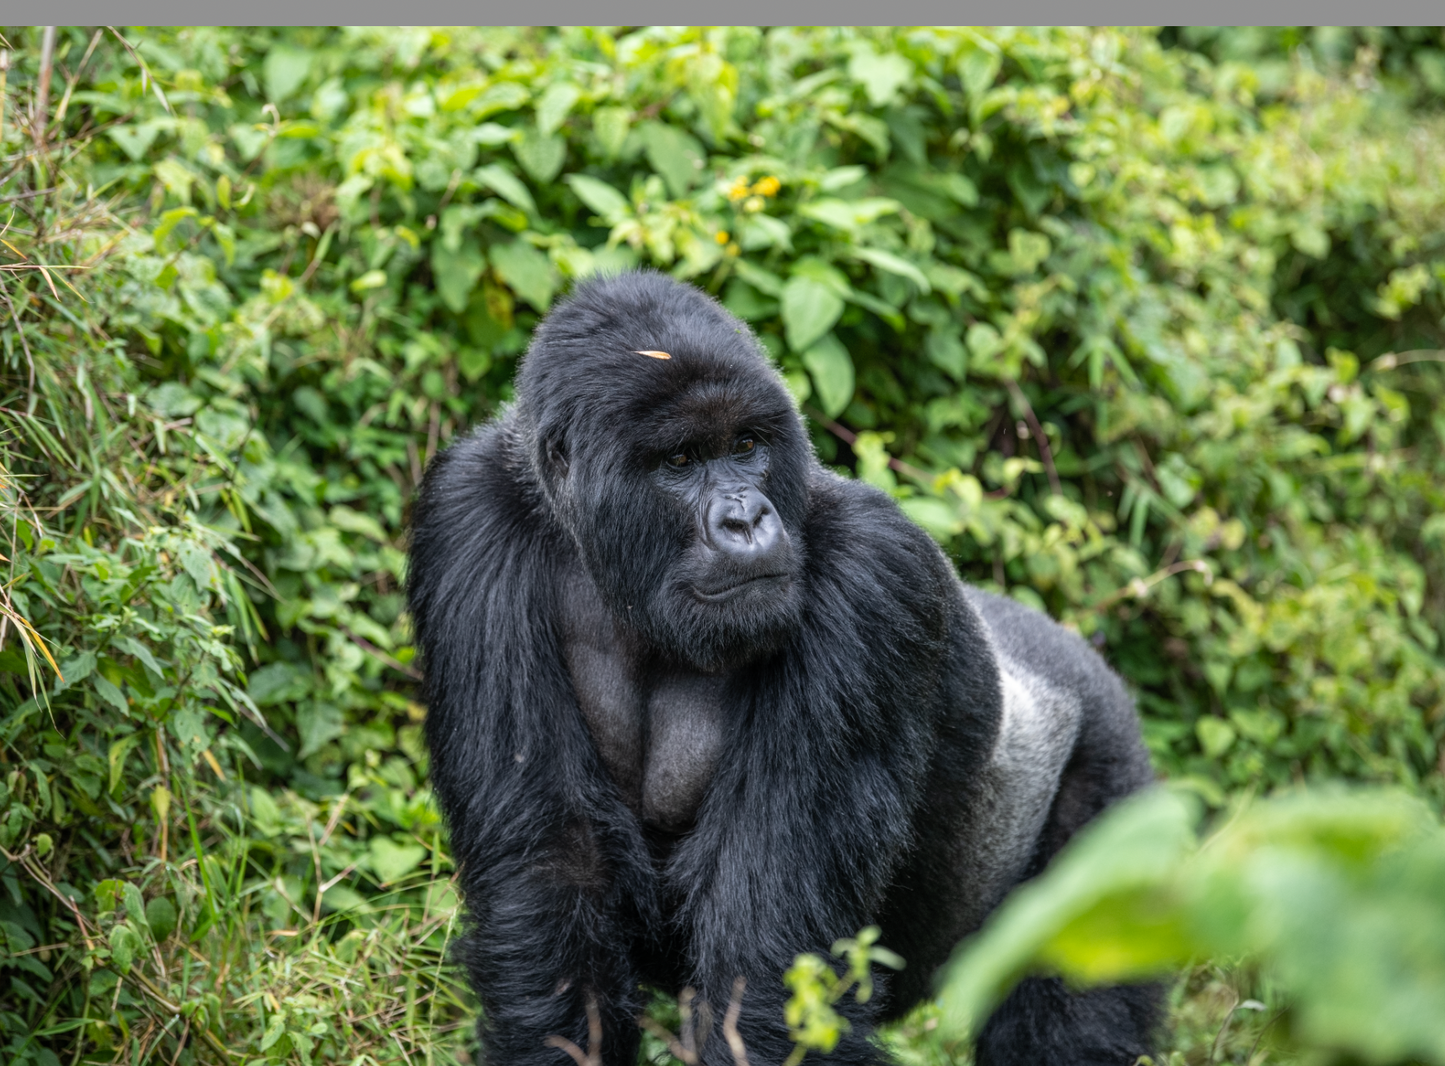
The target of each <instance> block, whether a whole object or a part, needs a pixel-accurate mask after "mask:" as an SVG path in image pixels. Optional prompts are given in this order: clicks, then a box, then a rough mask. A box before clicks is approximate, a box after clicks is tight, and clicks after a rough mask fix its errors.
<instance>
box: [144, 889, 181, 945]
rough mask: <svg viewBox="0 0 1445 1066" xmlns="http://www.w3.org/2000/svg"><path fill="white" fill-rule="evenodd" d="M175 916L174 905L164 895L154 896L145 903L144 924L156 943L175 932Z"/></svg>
mask: <svg viewBox="0 0 1445 1066" xmlns="http://www.w3.org/2000/svg"><path fill="white" fill-rule="evenodd" d="M176 917H177V916H176V905H175V904H174V903H172V902H171V901H170V900H169V899H167V898H166V897H165V896H156V897H155V898H154V899H151V900H149V901H147V903H146V905H145V920H146V924H147V925H148V926H150V930H151V936H153V937H154V938H155V940H156V943H158V944H159V943H162V942H164V941H165V939H166V938H167V937H169V936H170V935H171V934H172V933H173V932H175V929H176Z"/></svg>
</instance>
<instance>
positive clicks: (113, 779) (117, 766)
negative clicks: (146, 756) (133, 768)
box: [106, 733, 143, 796]
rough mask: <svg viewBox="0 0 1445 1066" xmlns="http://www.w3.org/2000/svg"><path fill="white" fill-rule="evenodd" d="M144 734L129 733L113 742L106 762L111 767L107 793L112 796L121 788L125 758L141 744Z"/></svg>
mask: <svg viewBox="0 0 1445 1066" xmlns="http://www.w3.org/2000/svg"><path fill="white" fill-rule="evenodd" d="M142 738H143V734H141V733H127V734H126V735H125V736H123V737H121V738H120V739H119V740H115V741H112V742H111V745H110V751H109V753H108V754H107V756H106V761H107V763H109V766H110V783H109V784H108V785H107V786H106V792H108V793H110V794H111V795H112V796H113V795H115V794H116V789H118V788H120V782H121V778H122V776H123V775H124V774H125V757H126V756H127V755H129V754H130V751H131V749H132V748H134V747H135V746H136V745H137V744H139V743H140V742H141V740H142Z"/></svg>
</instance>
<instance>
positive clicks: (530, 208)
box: [472, 163, 537, 215]
mask: <svg viewBox="0 0 1445 1066" xmlns="http://www.w3.org/2000/svg"><path fill="white" fill-rule="evenodd" d="M472 176H473V177H474V178H476V180H477V181H479V182H481V183H482V184H483V185H485V186H486V187H487V188H489V189H491V190H492V191H493V192H495V193H496V194H497V195H498V196H500V197H501V198H502V199H504V200H506V201H507V203H509V204H511V205H512V206H513V207H515V208H517V209H519V210H521V211H525V212H527V214H529V215H535V214H536V213H537V202H536V201H535V200H533V199H532V193H531V190H529V189H528V188H527V186H525V185H523V184H522V179H521V178H519V177H517V176H516V175H515V174H513V173H512V172H511V171H509V170H507V169H506V168H505V167H502V166H500V165H498V164H496V163H491V164H489V165H487V166H484V167H478V168H477V169H476V170H474V171H473V172H472Z"/></svg>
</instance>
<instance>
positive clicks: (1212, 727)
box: [1194, 715, 1235, 759]
mask: <svg viewBox="0 0 1445 1066" xmlns="http://www.w3.org/2000/svg"><path fill="white" fill-rule="evenodd" d="M1194 731H1195V732H1196V733H1198V734H1199V746H1200V747H1201V748H1203V749H1204V754H1205V755H1207V756H1209V757H1210V758H1211V759H1217V758H1219V757H1220V756H1221V755H1223V754H1224V753H1225V752H1226V751H1228V750H1229V749H1230V748H1232V747H1233V746H1234V739H1235V732H1234V726H1232V725H1230V724H1229V723H1228V722H1226V721H1225V720H1224V719H1223V718H1214V717H1211V716H1210V715H1205V716H1204V717H1202V718H1200V719H1199V721H1197V722H1195V723H1194Z"/></svg>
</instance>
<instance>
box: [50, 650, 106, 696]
mask: <svg viewBox="0 0 1445 1066" xmlns="http://www.w3.org/2000/svg"><path fill="white" fill-rule="evenodd" d="M95 661H96V660H95V652H93V651H90V650H88V649H87V650H86V651H83V652H80V653H79V654H77V655H73V656H71V657H70V658H69V659H66V660H65V661H64V662H62V663H61V664H60V678H61V679H60V680H58V681H56V682H55V689H54V691H55V692H56V693H61V692H64V691H65V690H66V689H68V688H69V687H70V686H71V685H76V684H79V683H80V682H82V681H84V680H85V679H86V678H87V677H89V676H90V673H91V671H92V670H94V669H95Z"/></svg>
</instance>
